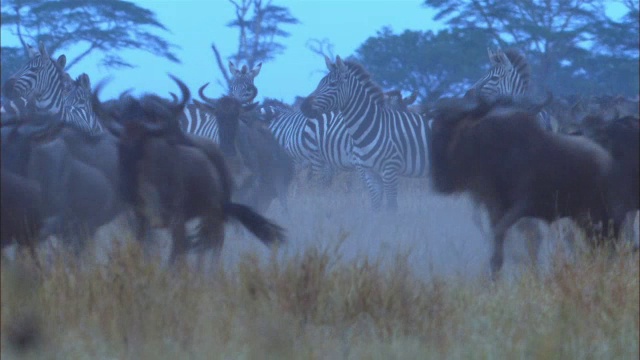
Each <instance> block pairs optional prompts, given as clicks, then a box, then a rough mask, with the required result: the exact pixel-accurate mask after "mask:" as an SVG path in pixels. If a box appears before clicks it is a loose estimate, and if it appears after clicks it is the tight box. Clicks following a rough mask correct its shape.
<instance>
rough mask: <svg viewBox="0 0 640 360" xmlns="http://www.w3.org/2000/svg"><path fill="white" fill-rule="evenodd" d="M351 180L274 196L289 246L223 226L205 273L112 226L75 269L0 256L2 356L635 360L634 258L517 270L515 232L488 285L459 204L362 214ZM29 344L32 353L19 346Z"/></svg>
mask: <svg viewBox="0 0 640 360" xmlns="http://www.w3.org/2000/svg"><path fill="white" fill-rule="evenodd" d="M347 177H348V176H347ZM352 183H353V186H352V187H353V189H354V190H353V191H351V192H348V191H346V190H345V179H344V178H342V179H338V181H336V183H335V184H334V185H333V186H332V187H331V189H330V190H323V191H321V190H309V189H310V187H309V186H307V185H304V184H303V183H302V182H301V181H298V182H297V183H296V184H295V185H294V187H293V188H292V191H291V196H290V202H289V205H290V212H289V214H285V213H284V212H283V211H282V209H281V207H280V206H279V204H277V203H274V205H273V206H272V208H271V209H270V211H269V212H268V213H267V216H268V217H270V218H272V219H274V220H276V221H277V222H278V223H280V224H281V225H283V226H284V227H286V228H287V230H288V243H287V244H286V245H284V246H281V247H280V248H278V249H274V250H268V249H267V248H265V247H264V246H263V245H262V244H260V243H259V242H258V240H256V239H255V238H253V237H252V236H251V235H249V234H248V233H247V232H246V231H245V230H243V229H239V227H237V226H233V225H230V226H228V228H227V232H226V233H227V237H226V243H225V247H224V249H223V253H222V256H221V259H222V260H221V263H218V267H217V268H216V269H214V270H211V269H210V270H209V271H207V272H196V271H192V270H187V269H185V268H181V269H173V270H168V269H167V268H166V265H165V260H166V255H167V251H166V244H167V241H166V236H165V238H164V239H163V240H160V241H158V246H156V248H161V249H162V250H161V251H157V252H153V251H148V253H150V255H143V253H144V251H143V250H142V249H141V248H140V246H138V244H136V243H135V242H133V241H131V240H130V235H128V233H127V232H126V231H124V230H123V229H122V228H121V227H118V226H117V225H109V226H107V227H105V229H103V230H102V231H101V233H100V234H99V235H98V236H97V240H96V241H95V242H93V243H92V244H91V245H89V246H88V248H87V250H86V252H85V254H83V256H82V257H81V258H80V260H77V259H76V258H74V257H70V256H68V255H66V254H64V253H61V252H60V251H57V250H55V249H54V250H52V249H51V246H50V245H46V246H45V248H44V249H43V250H42V251H41V253H46V254H48V256H47V259H46V260H45V262H46V266H45V267H46V270H45V271H43V272H38V271H36V270H34V269H35V268H34V266H33V265H32V263H31V262H30V261H29V260H28V259H27V258H26V257H24V256H21V254H17V255H16V258H17V260H15V261H11V260H4V261H2V291H1V295H2V299H1V301H2V314H1V315H2V318H1V326H2V347H1V351H2V353H1V355H2V356H3V358H4V357H5V356H6V357H22V356H24V357H26V358H52V359H58V358H59V359H78V358H91V359H425V358H455V359H458V358H473V359H479V358H480V359H483V358H484V359H486V358H509V359H511V358H544V359H554V358H557V359H583V358H593V359H612V358H616V359H637V358H638V356H639V340H638V339H639V336H640V335H639V326H640V320H639V307H640V305H639V303H640V299H639V292H640V291H639V281H640V280H639V277H638V272H639V263H638V261H639V260H638V253H637V252H636V253H632V252H629V251H626V250H625V249H619V250H618V251H617V252H615V253H614V254H613V255H612V253H611V252H609V251H606V250H597V251H577V252H576V253H575V254H574V257H573V260H571V259H569V258H567V257H563V256H560V254H562V252H559V251H548V253H547V256H546V258H545V259H546V266H545V267H544V271H542V267H540V266H539V267H538V268H537V270H536V269H534V268H532V267H530V266H527V255H526V254H528V252H527V247H526V246H524V245H523V244H524V243H525V242H523V241H520V240H519V239H524V237H522V236H520V237H518V236H516V235H514V236H511V239H510V245H509V248H508V250H507V263H506V264H505V268H504V271H503V276H502V277H501V279H500V280H498V281H496V282H492V281H491V280H489V278H488V259H489V256H490V250H491V244H490V242H489V240H488V238H486V236H485V235H484V233H483V231H482V230H481V227H483V228H486V219H485V220H484V222H485V224H484V225H485V226H481V227H479V226H478V225H477V222H474V221H473V220H472V219H473V211H474V209H473V205H472V204H471V203H470V202H469V200H468V199H467V198H465V197H441V196H436V195H434V194H432V193H431V192H430V191H429V190H427V186H425V185H424V184H421V183H420V182H419V181H405V182H404V183H403V185H404V186H403V187H402V188H401V189H400V194H399V205H400V209H399V211H398V212H397V213H394V214H386V213H381V214H371V213H370V212H369V210H368V209H369V200H368V197H367V195H366V194H364V193H362V192H361V191H360V187H361V186H360V184H359V182H358V181H357V180H354V181H353V182H352ZM543 230H544V229H543ZM552 230H553V229H551V228H549V227H548V226H547V229H546V230H545V231H546V232H547V233H548V234H547V235H548V236H547V237H552V236H553V235H549V234H555V233H554V232H553V231H552ZM512 235H513V234H512ZM580 236H582V237H584V235H580ZM580 236H578V237H580ZM116 240H121V241H116ZM582 240H584V239H582ZM163 245H164V247H165V248H162V246H163ZM51 254H53V255H51ZM523 254H524V255H523ZM523 259H524V260H523ZM21 336H22V338H20V337H21ZM29 339H31V340H34V342H33V343H34V344H35V345H34V346H33V347H30V349H29V350H27V351H24V352H18V349H17V348H16V346H15V344H16V343H20V340H22V341H23V342H26V341H28V340H29Z"/></svg>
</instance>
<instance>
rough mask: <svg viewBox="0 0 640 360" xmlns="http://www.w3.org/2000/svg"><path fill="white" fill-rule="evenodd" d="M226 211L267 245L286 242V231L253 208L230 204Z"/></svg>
mask: <svg viewBox="0 0 640 360" xmlns="http://www.w3.org/2000/svg"><path fill="white" fill-rule="evenodd" d="M225 210H226V212H227V213H228V214H229V215H230V216H231V217H233V218H236V219H237V220H238V221H240V222H241V223H242V225H244V227H246V228H247V229H248V230H249V231H251V233H252V234H253V235H255V236H256V237H257V238H258V239H260V241H262V242H263V243H264V244H265V245H271V244H273V243H282V242H284V241H285V235H284V229H283V228H282V227H280V226H279V225H277V224H275V223H273V222H271V221H269V220H268V219H266V218H265V217H263V216H262V215H260V214H258V213H257V212H255V211H254V210H253V209H252V208H250V207H248V206H246V205H242V204H235V203H228V204H227V206H226V209H225Z"/></svg>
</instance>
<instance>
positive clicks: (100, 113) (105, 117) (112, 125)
mask: <svg viewBox="0 0 640 360" xmlns="http://www.w3.org/2000/svg"><path fill="white" fill-rule="evenodd" d="M111 79H112V78H111V77H108V78H106V79H103V80H102V81H100V82H99V83H98V84H97V85H96V87H95V90H93V92H92V93H91V107H92V108H93V112H94V113H95V114H96V116H97V117H99V118H100V120H102V123H103V124H104V125H105V127H106V128H107V130H109V132H111V133H112V134H113V135H114V136H116V137H120V134H121V133H122V127H123V126H122V124H120V123H119V122H118V121H117V119H116V116H115V114H114V113H113V112H112V111H109V110H107V109H105V108H104V106H103V105H102V102H101V101H100V99H99V98H98V94H99V93H100V91H102V88H103V87H104V86H105V85H106V84H107V83H108V82H110V81H111ZM130 91H131V90H127V91H125V92H123V93H122V94H121V95H120V99H122V98H123V97H124V96H126V94H128V93H129V92H130Z"/></svg>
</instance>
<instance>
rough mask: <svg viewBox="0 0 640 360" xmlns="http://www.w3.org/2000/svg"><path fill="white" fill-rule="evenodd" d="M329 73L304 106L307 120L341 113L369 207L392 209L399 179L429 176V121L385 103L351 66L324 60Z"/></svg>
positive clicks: (366, 77)
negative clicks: (367, 196)
mask: <svg viewBox="0 0 640 360" xmlns="http://www.w3.org/2000/svg"><path fill="white" fill-rule="evenodd" d="M325 62H326V65H327V68H328V69H329V73H328V74H327V75H326V76H325V77H323V78H322V80H320V83H319V84H318V87H317V88H316V90H315V91H313V93H311V95H309V97H307V99H306V100H305V101H304V103H303V104H302V111H303V113H304V114H305V115H307V116H309V117H317V116H318V115H319V114H322V113H325V112H329V111H340V112H341V113H342V116H343V118H344V125H345V128H346V131H347V132H348V134H349V135H350V137H351V143H352V159H353V161H354V165H355V167H356V169H357V170H358V173H359V174H360V176H361V177H362V179H363V180H364V181H365V183H366V185H367V188H368V190H369V194H370V195H371V199H372V205H373V208H374V209H376V210H378V209H380V207H381V206H382V200H383V199H382V198H383V195H384V194H385V193H386V199H387V208H389V209H396V208H397V206H398V204H397V191H398V176H407V177H421V176H425V175H426V174H427V168H428V159H427V136H428V131H429V129H428V123H427V119H426V118H425V117H423V116H421V115H420V114H417V113H412V112H405V111H398V110H395V109H391V108H389V107H388V106H387V105H386V104H385V103H384V94H383V92H382V90H381V89H380V87H378V86H377V85H376V84H375V83H374V82H373V81H372V80H371V77H370V75H369V74H368V73H367V72H366V70H365V69H364V68H363V67H362V66H361V65H359V64H357V63H354V62H351V61H342V59H341V58H340V57H339V56H338V57H337V58H336V63H335V64H334V63H332V62H331V60H330V59H329V58H327V57H325Z"/></svg>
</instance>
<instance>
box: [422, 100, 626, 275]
mask: <svg viewBox="0 0 640 360" xmlns="http://www.w3.org/2000/svg"><path fill="white" fill-rule="evenodd" d="M532 110H533V109H526V108H524V107H523V106H519V105H513V104H511V105H510V100H505V99H495V100H492V101H487V100H484V99H469V98H467V99H448V100H447V101H443V102H441V103H440V104H439V105H438V106H437V108H436V109H435V112H434V121H433V124H432V129H431V130H432V138H431V140H432V141H431V142H430V151H429V155H430V160H431V161H430V166H431V176H432V180H433V181H432V185H433V187H434V189H435V190H436V191H437V192H440V193H445V194H452V193H457V192H464V191H468V192H470V193H471V195H472V197H473V198H474V199H475V200H476V201H478V202H480V203H482V204H484V205H485V206H486V207H487V209H488V212H489V217H490V221H491V225H492V228H493V231H494V249H493V255H492V257H491V270H492V274H494V275H495V274H496V273H497V271H498V270H499V269H500V268H501V266H502V263H503V242H504V236H505V232H506V231H507V229H508V228H509V227H510V226H511V225H513V224H514V223H515V222H516V221H517V220H518V219H520V218H522V217H538V218H542V219H545V220H547V221H552V220H554V219H556V218H559V217H565V216H569V217H572V218H574V219H575V220H577V221H579V222H580V223H581V224H583V225H585V226H586V225H588V223H599V222H600V223H602V226H603V227H604V231H605V233H606V231H607V226H608V225H609V220H612V221H613V230H614V233H616V234H617V230H618V229H619V226H620V223H621V222H622V221H623V220H624V216H625V214H626V211H628V210H631V209H627V208H629V207H632V206H636V207H637V203H636V204H635V205H632V204H631V205H630V204H626V203H622V202H621V201H620V198H619V196H616V195H615V191H614V190H615V189H616V188H620V189H621V190H620V191H621V194H622V193H624V194H625V196H631V195H632V194H633V192H629V191H631V190H630V188H629V187H628V185H629V184H630V182H632V181H629V178H628V176H627V174H622V173H617V172H616V171H613V169H615V168H616V166H617V164H619V163H621V162H626V161H627V160H617V158H616V157H615V156H612V155H611V154H610V153H609V152H607V150H605V149H604V148H603V147H601V146H599V145H598V144H596V143H595V142H593V141H591V140H588V139H586V138H583V137H576V136H564V135H558V134H553V133H550V132H547V131H545V130H543V129H542V128H540V127H539V126H538V125H537V124H536V117H535V115H534V111H532ZM611 136H613V137H618V135H617V134H613V133H612V134H611ZM627 151H628V150H626V149H625V154H628V153H627ZM635 181H636V182H635V187H636V190H635V194H637V184H638V182H637V180H635ZM636 198H637V195H636ZM618 208H619V209H618Z"/></svg>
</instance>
